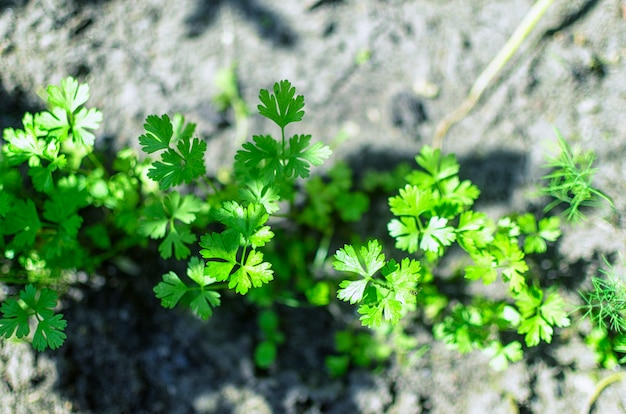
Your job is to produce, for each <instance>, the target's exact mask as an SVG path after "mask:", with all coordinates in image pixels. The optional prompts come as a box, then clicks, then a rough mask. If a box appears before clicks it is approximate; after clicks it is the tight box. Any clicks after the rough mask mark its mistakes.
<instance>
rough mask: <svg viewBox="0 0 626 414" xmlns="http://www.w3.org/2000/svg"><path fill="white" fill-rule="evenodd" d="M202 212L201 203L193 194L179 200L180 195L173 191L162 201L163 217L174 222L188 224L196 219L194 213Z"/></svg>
mask: <svg viewBox="0 0 626 414" xmlns="http://www.w3.org/2000/svg"><path fill="white" fill-rule="evenodd" d="M200 210H202V201H201V200H200V199H199V198H198V197H196V196H194V195H193V194H187V195H185V196H184V197H182V198H181V196H180V193H178V192H176V191H173V192H171V193H169V194H168V195H166V196H165V198H164V199H163V211H164V212H165V215H166V216H167V217H169V218H171V219H174V220H180V221H182V222H183V223H185V224H190V223H191V222H193V221H194V220H195V219H196V213H198V212H199V211H200Z"/></svg>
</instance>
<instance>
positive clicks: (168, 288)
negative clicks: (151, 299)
mask: <svg viewBox="0 0 626 414" xmlns="http://www.w3.org/2000/svg"><path fill="white" fill-rule="evenodd" d="M154 293H155V294H156V297H157V298H158V299H161V306H163V307H164V308H173V307H175V306H176V304H178V301H180V299H181V298H182V297H183V295H184V294H185V293H187V286H186V285H185V284H184V283H183V282H182V281H181V280H180V278H179V277H178V275H177V274H176V273H174V272H169V273H166V274H164V275H163V280H162V281H161V282H159V284H158V285H156V286H155V287H154Z"/></svg>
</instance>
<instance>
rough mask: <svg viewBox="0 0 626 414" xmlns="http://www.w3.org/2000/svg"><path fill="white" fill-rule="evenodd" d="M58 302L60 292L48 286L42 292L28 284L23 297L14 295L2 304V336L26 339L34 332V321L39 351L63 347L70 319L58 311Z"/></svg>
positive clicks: (35, 344) (34, 337)
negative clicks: (31, 324)
mask: <svg viewBox="0 0 626 414" xmlns="http://www.w3.org/2000/svg"><path fill="white" fill-rule="evenodd" d="M56 304H57V294H56V292H54V291H52V290H50V289H47V288H44V289H42V290H41V291H38V290H37V289H36V288H35V286H33V285H32V284H29V285H26V286H25V287H24V289H22V290H21V291H20V299H19V300H17V299H13V298H12V299H8V300H6V301H5V302H4V303H3V304H2V308H0V311H1V312H2V314H3V317H2V319H0V336H4V337H5V338H7V339H8V338H10V337H11V336H13V335H15V336H16V337H17V338H23V337H25V336H27V335H28V334H29V333H30V322H31V320H34V323H35V325H36V328H35V333H34V335H33V342H32V344H33V348H35V349H36V350H38V351H43V350H45V349H46V348H50V349H57V348H59V347H60V346H61V345H63V342H64V341H65V338H66V335H65V333H64V332H63V331H64V330H65V327H66V326H67V321H66V320H65V319H63V315H62V314H55V313H54V308H55V307H56Z"/></svg>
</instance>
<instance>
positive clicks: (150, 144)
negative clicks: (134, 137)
mask: <svg viewBox="0 0 626 414" xmlns="http://www.w3.org/2000/svg"><path fill="white" fill-rule="evenodd" d="M143 127H144V129H145V130H146V133H145V134H144V135H141V136H140V137H139V144H140V145H141V149H142V150H143V151H144V152H145V153H147V154H152V153H153V152H156V151H160V150H166V149H168V148H169V147H170V141H171V139H172V135H173V133H174V130H173V127H172V122H171V121H170V118H169V116H167V114H164V115H163V116H162V117H160V118H159V117H158V116H156V115H149V116H148V117H147V118H146V123H145V124H144V126H143Z"/></svg>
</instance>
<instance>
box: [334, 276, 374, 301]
mask: <svg viewBox="0 0 626 414" xmlns="http://www.w3.org/2000/svg"><path fill="white" fill-rule="evenodd" d="M368 283H369V281H368V280H367V279H360V280H344V281H342V282H341V283H340V284H339V287H340V288H341V289H339V290H338V291H337V297H338V298H339V299H341V300H343V301H345V302H350V303H351V304H353V305H354V304H355V303H357V302H360V301H361V300H363V294H364V293H365V288H366V287H367V284H368Z"/></svg>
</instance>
